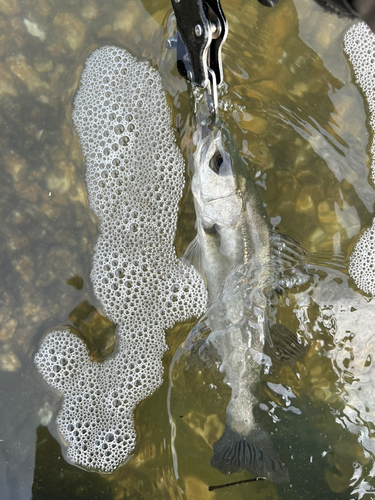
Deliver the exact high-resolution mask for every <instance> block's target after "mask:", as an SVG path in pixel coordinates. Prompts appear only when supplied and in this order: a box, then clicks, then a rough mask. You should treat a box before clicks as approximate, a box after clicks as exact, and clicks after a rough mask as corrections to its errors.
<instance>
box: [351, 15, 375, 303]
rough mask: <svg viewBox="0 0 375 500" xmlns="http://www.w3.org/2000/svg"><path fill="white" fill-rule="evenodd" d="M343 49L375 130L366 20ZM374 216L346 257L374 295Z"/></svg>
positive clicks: (371, 47) (373, 42) (374, 43)
mask: <svg viewBox="0 0 375 500" xmlns="http://www.w3.org/2000/svg"><path fill="white" fill-rule="evenodd" d="M344 47H345V52H346V53H347V54H348V57H349V60H350V62H351V63H352V66H353V70H354V74H355V79H356V82H357V83H358V85H359V86H360V87H361V89H362V90H363V93H364V94H365V97H366V100H367V104H368V107H369V111H370V126H371V128H372V130H375V35H374V33H372V31H371V30H370V28H369V27H368V26H367V25H366V24H365V23H358V24H356V25H354V26H352V27H351V28H350V29H349V30H348V31H347V33H346V35H345V38H344ZM371 155H372V165H371V170H372V179H373V181H374V182H375V136H374V139H373V142H372V145H371ZM374 235H375V219H374V222H373V226H372V228H370V229H368V230H367V231H365V232H364V233H363V234H362V236H361V237H360V239H359V240H358V242H357V244H356V246H355V248H354V251H353V252H352V254H351V256H350V260H349V273H350V275H351V276H352V278H353V279H354V281H355V283H356V285H357V286H358V287H359V288H360V289H361V290H363V291H364V292H368V293H372V294H373V295H375V267H374V265H375V238H374Z"/></svg>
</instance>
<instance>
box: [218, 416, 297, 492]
mask: <svg viewBox="0 0 375 500" xmlns="http://www.w3.org/2000/svg"><path fill="white" fill-rule="evenodd" d="M213 448H214V456H213V457H212V458H211V465H212V467H215V469H218V470H219V471H220V472H222V473H223V474H230V473H232V472H239V471H241V470H244V469H247V470H248V471H250V472H251V473H252V474H254V476H257V477H266V478H267V479H268V480H269V481H272V482H273V483H286V482H288V481H289V474H288V469H287V468H286V466H285V465H284V464H283V463H282V461H281V459H280V457H279V455H278V453H277V451H276V450H275V447H274V445H273V443H272V441H271V438H270V436H269V435H268V434H267V433H266V432H265V431H263V430H262V429H259V428H256V429H254V430H252V431H251V432H250V434H249V435H248V436H243V435H242V434H239V433H237V432H235V431H233V430H232V429H230V428H229V427H228V426H226V427H225V430H224V434H223V435H222V436H221V438H220V439H219V440H218V441H216V443H215V444H214V446H213Z"/></svg>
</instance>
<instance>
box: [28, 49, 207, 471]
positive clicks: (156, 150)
mask: <svg viewBox="0 0 375 500" xmlns="http://www.w3.org/2000/svg"><path fill="white" fill-rule="evenodd" d="M73 121H74V123H75V126H76V129H77V132H78V135H79V138H80V143H81V147H82V150H83V153H84V155H85V158H86V167H87V170H86V182H87V189H88V193H89V202H90V206H91V208H92V210H93V211H94V212H95V214H96V215H97V217H98V218H99V220H100V229H101V234H100V236H99V238H98V241H97V244H96V247H95V254H94V261H93V269H92V273H91V278H92V282H93V286H94V291H95V294H96V295H97V297H98V298H99V300H100V301H101V303H102V306H103V310H104V313H105V314H106V315H107V317H108V318H109V319H110V320H111V321H113V322H114V323H115V324H117V325H118V328H117V336H118V341H117V345H116V349H115V352H114V353H113V354H112V355H111V356H109V357H108V358H106V359H105V360H104V361H103V362H101V363H98V362H96V361H95V360H94V359H90V357H89V354H88V350H87V346H86V345H85V344H84V343H83V341H82V340H80V339H79V338H78V337H77V336H75V335H74V334H72V333H70V332H69V330H63V331H59V330H57V331H54V332H51V333H50V334H48V335H47V336H46V337H45V339H44V340H43V342H42V344H41V346H40V348H39V351H38V353H37V354H36V357H35V362H36V365H37V367H38V369H39V371H40V372H41V374H42V375H43V377H44V378H45V380H46V381H47V382H48V383H49V384H50V385H52V386H53V387H54V388H55V389H57V390H58V391H59V392H61V393H62V394H63V396H64V399H63V405H62V409H61V411H60V413H59V415H58V418H57V425H58V428H59V431H60V434H61V436H62V438H63V439H64V440H65V442H66V443H67V445H68V448H67V456H68V458H69V459H70V460H71V461H72V462H74V463H76V464H78V465H81V466H83V467H85V468H90V469H96V470H100V471H103V472H112V471H113V470H114V469H115V468H116V467H118V466H119V465H120V464H121V463H123V462H124V461H125V460H126V458H127V457H128V456H129V453H130V452H131V451H132V450H133V448H134V445H135V438H136V436H135V430H134V421H133V411H134V408H135V406H136V405H137V404H138V403H139V402H140V401H141V400H142V399H144V398H146V397H147V396H148V395H150V394H152V393H153V392H154V391H155V389H156V388H157V387H158V386H159V385H160V383H161V381H162V373H163V368H162V362H161V361H162V356H163V353H164V352H165V350H166V348H167V346H166V342H165V335H164V330H165V329H166V328H171V327H172V326H173V324H174V323H175V322H177V321H183V320H185V319H186V318H189V317H192V316H199V315H200V314H202V312H203V311H204V309H205V307H206V302H207V296H206V291H205V286H204V283H203V281H202V278H201V277H200V275H199V274H198V273H197V271H196V270H195V269H194V268H193V267H192V266H190V265H189V264H187V263H185V262H183V261H181V260H179V259H178V258H177V255H176V252H175V249H174V245H173V242H174V237H175V231H176V225H177V215H178V203H179V200H180V198H181V195H182V190H183V187H184V161H183V158H182V155H181V152H180V150H179V149H178V148H177V146H176V144H175V138H174V135H173V131H172V129H171V125H170V121H171V120H170V111H169V108H168V104H167V101H166V97H165V93H164V90H163V87H162V82H161V78H160V75H159V73H158V72H157V71H156V70H155V69H153V68H152V67H151V66H150V64H149V63H148V62H139V61H137V59H135V58H134V57H133V56H131V55H130V54H129V53H128V52H127V51H125V50H122V49H118V48H116V47H102V48H101V49H98V50H96V51H95V52H93V53H92V55H91V56H90V57H89V59H88V60H87V62H86V67H85V69H84V71H83V74H82V78H81V86H80V88H79V91H78V93H77V96H76V99H75V103H74V113H73Z"/></svg>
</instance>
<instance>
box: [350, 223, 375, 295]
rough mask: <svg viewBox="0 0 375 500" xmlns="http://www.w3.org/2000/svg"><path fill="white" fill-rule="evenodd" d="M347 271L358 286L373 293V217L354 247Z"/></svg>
mask: <svg viewBox="0 0 375 500" xmlns="http://www.w3.org/2000/svg"><path fill="white" fill-rule="evenodd" d="M349 273H350V276H351V277H352V278H353V279H354V281H355V283H356V285H357V286H358V288H360V289H361V290H363V291H364V292H366V293H372V295H375V219H374V221H373V224H372V227H370V229H367V231H365V232H364V233H363V234H362V236H361V237H360V238H359V240H358V242H357V244H356V246H355V247H354V250H353V252H352V254H351V256H350V259H349Z"/></svg>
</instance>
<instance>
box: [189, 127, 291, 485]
mask: <svg viewBox="0 0 375 500" xmlns="http://www.w3.org/2000/svg"><path fill="white" fill-rule="evenodd" d="M194 141H195V144H196V152H195V154H194V175H193V179H192V193H193V196H194V205H195V211H196V226H197V237H196V239H195V240H194V242H193V243H192V244H191V246H190V248H189V249H188V251H187V258H189V259H190V260H191V261H192V263H193V264H194V265H195V266H196V267H197V268H198V270H199V271H200V272H201V273H202V274H203V275H204V277H205V279H206V282H207V289H208V293H209V308H208V311H207V313H206V315H205V318H204V324H205V329H206V331H207V330H208V331H209V332H210V333H209V334H208V336H207V337H206V338H205V340H204V343H203V344H202V345H201V347H200V352H201V353H202V352H204V351H205V350H211V351H212V349H214V351H215V352H216V354H217V356H218V357H219V359H220V360H221V364H220V371H221V372H223V373H224V374H225V378H224V382H225V383H227V384H228V385H229V386H230V387H231V390H232V395H231V401H230V403H229V405H228V407H227V411H226V428H225V431H224V434H223V436H222V437H221V438H220V439H219V441H217V442H216V443H215V445H214V456H213V458H212V460H211V463H212V465H213V466H214V467H216V468H217V469H219V470H221V471H222V472H224V473H230V472H236V471H239V470H241V469H248V470H250V471H251V472H252V473H253V474H254V475H257V476H262V477H267V478H268V479H270V480H272V481H273V482H285V481H288V472H287V469H286V468H285V466H284V465H283V463H282V462H281V460H280V458H279V456H278V454H277V452H276V450H275V449H274V446H273V443H272V441H271V439H270V437H269V436H268V434H267V433H266V432H265V431H263V430H262V429H260V428H259V426H257V424H256V422H255V419H254V415H253V408H254V406H255V405H256V404H257V400H256V399H255V397H254V387H255V385H256V384H257V383H258V382H259V380H260V374H261V371H262V364H263V363H264V359H265V355H264V345H265V341H266V339H267V338H268V336H269V322H268V318H267V297H266V295H265V293H264V289H265V288H266V287H267V286H269V284H270V283H271V284H272V282H273V280H274V279H275V269H274V267H273V260H272V255H271V253H272V228H271V226H270V222H269V220H268V218H267V214H266V211H265V209H264V206H263V202H262V199H261V196H260V193H259V191H258V189H257V186H256V184H255V182H254V181H253V179H252V178H251V177H250V175H249V173H248V171H247V167H246V165H245V164H244V162H243V160H242V159H241V158H240V156H239V153H238V150H237V147H236V145H235V143H234V141H233V139H232V137H231V135H230V133H229V131H228V130H227V129H226V127H225V126H224V124H222V123H217V122H216V123H210V122H206V121H205V120H204V121H202V122H201V123H200V125H199V127H198V129H197V131H196V132H195V135H194Z"/></svg>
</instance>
